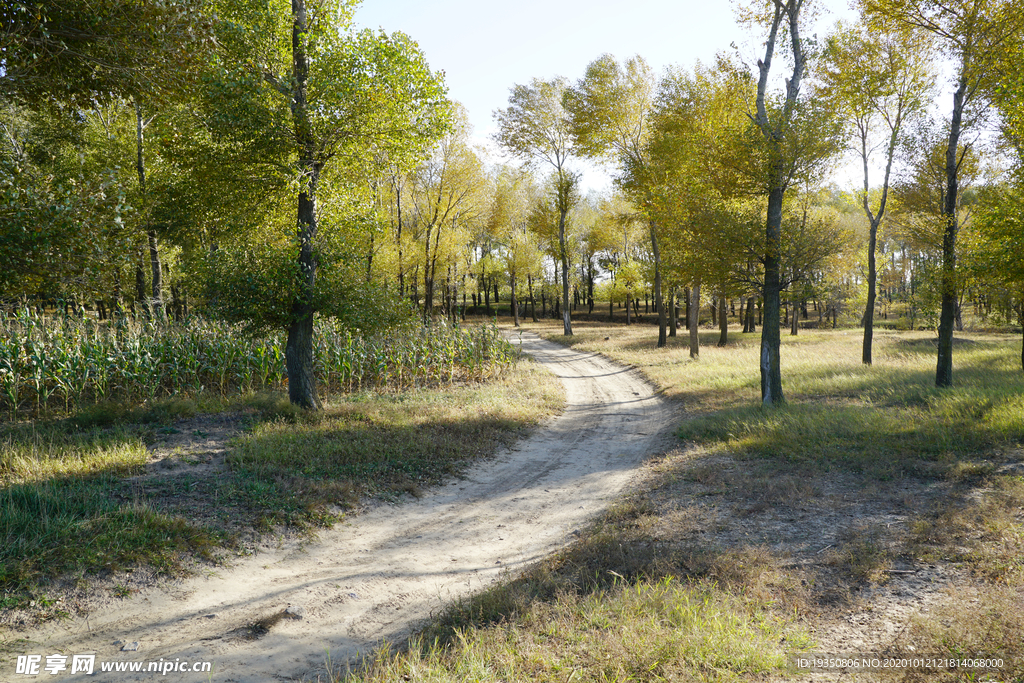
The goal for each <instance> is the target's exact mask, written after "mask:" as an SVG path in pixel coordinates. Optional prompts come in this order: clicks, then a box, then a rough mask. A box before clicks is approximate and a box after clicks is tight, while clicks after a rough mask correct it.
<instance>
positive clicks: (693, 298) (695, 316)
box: [687, 281, 700, 359]
mask: <svg viewBox="0 0 1024 683" xmlns="http://www.w3.org/2000/svg"><path fill="white" fill-rule="evenodd" d="M687 308H688V310H689V318H688V319H687V327H689V330H690V358H694V359H696V358H699V357H700V336H699V335H698V334H697V332H698V325H699V323H700V281H697V282H696V283H695V284H694V285H693V287H691V288H690V305H689V306H687Z"/></svg>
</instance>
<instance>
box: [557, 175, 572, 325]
mask: <svg viewBox="0 0 1024 683" xmlns="http://www.w3.org/2000/svg"><path fill="white" fill-rule="evenodd" d="M565 192H566V193H567V192H568V188H567V189H566V190H565ZM561 193H562V192H561V189H560V191H559V194H561ZM563 202H564V205H563V206H561V207H560V210H559V212H558V250H559V255H560V256H561V259H562V334H564V335H565V336H566V337H571V336H572V319H571V317H570V315H569V248H568V246H567V244H566V241H565V219H566V215H567V214H568V213H569V206H568V195H566V197H565V198H564V200H561V201H560V203H563Z"/></svg>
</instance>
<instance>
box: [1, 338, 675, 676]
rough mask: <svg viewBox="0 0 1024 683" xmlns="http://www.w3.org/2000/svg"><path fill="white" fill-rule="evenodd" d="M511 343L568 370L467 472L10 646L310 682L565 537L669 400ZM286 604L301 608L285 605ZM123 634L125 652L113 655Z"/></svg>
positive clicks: (660, 438) (563, 356)
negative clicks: (554, 390)
mask: <svg viewBox="0 0 1024 683" xmlns="http://www.w3.org/2000/svg"><path fill="white" fill-rule="evenodd" d="M522 345H523V348H524V350H525V351H526V352H527V353H528V354H530V355H531V356H533V357H534V358H535V359H536V360H538V361H539V362H541V363H543V364H545V365H546V366H547V367H548V368H550V369H551V371H552V372H554V373H555V374H556V375H558V376H559V377H560V378H561V379H562V381H563V382H564V384H565V388H566V400H567V406H566V410H565V413H564V414H563V415H561V416H560V417H558V418H556V419H555V420H553V421H551V422H550V423H548V424H546V425H544V426H543V427H542V428H540V429H538V430H537V431H536V432H535V433H534V434H533V435H532V436H531V437H530V438H529V439H527V440H525V441H523V442H520V443H519V444H518V445H517V446H516V447H515V448H513V449H511V450H510V451H507V452H504V453H501V454H499V456H498V457H497V459H495V460H492V461H488V462H485V463H482V464H480V465H478V466H477V467H475V468H473V469H472V470H471V471H470V472H469V473H468V475H467V477H466V478H465V479H464V480H459V481H455V482H452V483H451V484H449V485H447V486H445V487H442V488H440V489H437V490H434V491H432V492H429V493H428V494H427V495H425V496H424V497H423V498H421V499H418V500H409V501H407V502H405V503H403V504H400V505H397V506H392V505H380V506H378V507H375V508H373V509H371V510H369V511H368V512H366V513H365V514H362V515H360V516H358V517H355V518H354V519H352V520H351V522H349V523H347V524H343V525H339V526H337V527H336V528H334V529H332V530H330V531H327V532H324V533H322V534H321V535H320V537H319V538H318V539H317V540H316V541H315V542H305V543H303V542H299V541H285V542H283V543H282V544H280V546H279V547H275V548H269V549H265V550H262V551H261V552H259V553H258V554H256V555H254V556H252V557H248V558H245V559H243V560H241V561H238V562H236V563H235V564H234V565H233V566H231V567H229V568H225V569H222V570H220V571H218V572H217V573H216V574H214V575H211V576H199V577H193V578H191V579H188V580H185V581H181V582H177V583H173V584H172V585H165V586H162V587H159V588H154V589H150V590H147V591H144V592H141V593H138V594H135V595H132V596H131V597H129V598H125V599H115V600H113V601H112V602H110V603H109V604H107V605H104V606H101V607H100V608H98V609H96V610H95V611H93V612H92V613H91V614H89V616H88V618H87V619H86V618H77V619H74V620H72V621H66V622H61V623H51V624H47V625H45V626H44V627H42V628H40V629H38V630H35V631H32V632H24V633H19V634H6V636H4V637H5V638H7V637H10V636H11V635H14V636H16V637H19V638H24V639H26V642H25V643H23V644H22V645H19V647H18V648H17V650H18V651H19V652H24V653H26V654H39V655H43V665H45V662H46V659H45V656H46V655H49V654H53V653H58V652H59V653H62V654H65V655H68V656H69V659H68V662H69V663H70V661H71V659H70V655H73V654H85V653H95V654H96V661H97V670H98V668H99V662H104V661H127V662H142V663H143V664H142V665H143V668H144V669H145V667H146V666H147V665H148V663H149V662H159V660H160V659H161V658H162V659H163V660H164V661H172V662H173V661H176V660H180V661H181V662H190V663H191V662H197V661H198V662H204V661H205V662H211V663H212V665H213V673H212V675H207V674H195V673H178V672H171V673H168V674H167V675H166V676H160V678H161V679H162V680H168V681H207V680H212V681H219V682H225V683H226V682H235V683H243V682H244V683H249V682H252V683H257V682H258V683H263V682H265V681H274V680H295V679H301V678H303V677H306V678H308V679H310V680H315V677H316V673H317V671H318V670H322V669H323V667H324V664H325V660H326V658H327V655H328V653H330V657H331V659H332V660H333V661H334V662H344V661H346V660H349V659H353V658H355V657H357V656H358V654H359V653H362V652H367V651H368V650H370V649H372V648H373V647H374V646H375V645H376V644H377V643H379V642H380V640H381V639H385V638H386V639H388V640H390V641H395V640H397V639H400V638H402V637H403V636H405V635H407V634H408V633H409V632H410V629H411V628H412V627H413V626H414V625H415V624H416V623H417V622H419V621H420V620H422V619H424V618H426V617H428V616H429V615H430V613H431V612H432V611H436V610H438V609H439V608H441V606H442V605H444V604H445V603H447V602H448V601H450V600H452V599H454V598H457V597H459V596H462V595H465V594H467V593H469V592H472V591H477V590H480V589H482V588H484V587H486V586H488V585H490V584H491V583H493V582H494V581H496V580H497V579H498V578H499V577H500V576H501V575H502V573H503V572H506V571H515V570H517V569H519V568H521V567H523V566H524V565H526V564H529V563H531V562H533V561H535V560H537V559H539V558H541V557H543V556H544V555H546V554H548V553H550V552H552V551H553V550H555V549H557V548H559V547H561V546H562V545H564V544H565V543H566V542H567V541H568V540H570V539H571V534H572V532H573V531H574V530H575V529H577V528H579V527H580V526H581V525H582V524H584V523H585V522H586V521H587V519H589V518H590V517H592V516H593V515H594V514H595V513H597V512H598V511H600V510H601V509H603V508H604V507H605V506H606V505H607V504H608V503H609V502H610V501H611V500H612V499H613V498H614V497H615V496H616V495H617V494H618V493H619V492H620V491H621V490H622V488H623V486H624V485H625V484H626V483H627V482H628V481H629V480H630V478H631V476H632V475H633V472H634V469H635V468H636V466H637V465H638V464H639V463H640V462H641V461H642V460H643V459H644V458H645V457H646V456H648V455H650V454H652V453H656V452H659V451H661V450H664V448H665V446H666V445H667V443H668V440H669V434H668V429H669V428H670V426H671V424H672V422H673V421H672V415H671V413H670V410H669V408H668V407H667V405H666V404H665V403H664V402H662V401H661V400H660V399H659V398H658V397H657V396H656V395H655V394H654V390H653V389H652V387H651V386H650V385H649V384H648V383H647V382H646V381H644V380H643V379H642V378H641V377H640V376H639V375H638V374H637V373H636V372H635V371H633V370H630V369H627V368H624V367H622V366H620V365H616V364H615V363H613V362H611V361H609V360H607V359H605V358H602V357H600V356H597V355H594V354H590V353H581V352H578V351H573V350H570V349H565V348H562V347H560V346H557V345H555V344H552V343H549V342H545V341H542V340H540V339H538V338H537V337H536V336H535V335H532V334H523V335H522ZM289 607H292V608H293V609H292V611H293V612H296V613H297V614H296V615H295V616H299V617H301V618H292V617H291V615H285V616H282V613H283V612H284V610H286V609H287V608H289ZM257 624H262V626H257V627H256V628H254V627H253V626H254V625H257ZM134 643H138V649H137V650H136V651H122V647H124V644H128V646H129V647H131V644H134ZM0 667H3V668H2V669H0V679H2V680H17V679H24V680H30V678H29V677H23V676H16V675H15V674H14V671H13V667H14V663H13V662H7V663H4V664H2V665H0ZM8 668H10V669H11V670H9V671H8V670H6V669H8ZM68 668H69V669H70V666H69V667H68ZM154 675H156V674H154V673H141V674H134V675H133V674H130V673H107V674H97V675H94V676H83V675H80V674H76V675H69V674H68V673H67V672H65V673H64V674H62V675H59V676H58V677H52V678H53V680H64V681H71V680H82V681H102V680H111V681H114V680H116V681H119V682H121V681H152V680H155V679H154ZM41 676H42V677H44V678H51V676H49V675H48V674H46V673H42V674H41Z"/></svg>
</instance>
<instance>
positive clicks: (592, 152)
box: [566, 54, 668, 348]
mask: <svg viewBox="0 0 1024 683" xmlns="http://www.w3.org/2000/svg"><path fill="white" fill-rule="evenodd" d="M655 89H656V82H655V78H654V74H653V72H652V71H651V68H650V67H649V66H648V65H647V62H645V61H644V60H643V58H642V57H640V56H635V57H632V58H631V59H629V60H627V61H626V62H625V63H623V64H619V63H618V62H617V61H616V60H615V58H614V57H613V56H612V55H608V54H605V55H601V57H599V58H598V59H596V60H594V61H593V62H591V63H590V64H589V65H588V66H587V72H586V75H585V76H584V77H583V78H582V79H581V80H580V81H578V82H577V84H576V85H575V87H573V88H572V89H571V90H570V91H569V95H568V97H567V99H566V105H567V106H568V108H569V110H570V111H571V113H572V122H573V130H574V134H575V136H576V139H577V140H578V141H579V144H580V150H581V153H582V154H584V155H585V156H589V157H592V158H609V157H611V158H613V159H614V160H615V161H616V163H617V164H618V166H619V168H620V174H621V175H620V177H619V182H620V184H622V185H623V187H625V188H628V189H631V190H633V192H632V194H633V196H631V197H630V198H631V199H632V200H633V201H634V203H635V204H636V205H637V207H638V208H639V209H640V210H641V211H644V212H646V213H647V228H648V232H649V236H650V240H651V255H652V257H653V264H654V302H655V307H656V310H657V312H658V347H659V348H660V347H663V346H665V345H666V344H667V343H668V340H667V327H668V316H667V314H666V311H665V302H664V297H663V296H662V282H661V280H662V276H661V244H660V237H659V225H658V222H657V221H656V220H655V218H654V216H653V215H652V214H651V209H652V208H653V207H652V197H651V196H650V192H651V188H650V187H649V186H648V185H646V184H643V183H637V182H635V181H636V179H637V178H638V177H640V176H643V175H644V173H645V167H646V166H647V164H648V163H649V148H648V144H649V141H650V135H651V116H652V115H653V113H654V103H655V99H654V98H655ZM631 180H632V181H633V182H630V181H631Z"/></svg>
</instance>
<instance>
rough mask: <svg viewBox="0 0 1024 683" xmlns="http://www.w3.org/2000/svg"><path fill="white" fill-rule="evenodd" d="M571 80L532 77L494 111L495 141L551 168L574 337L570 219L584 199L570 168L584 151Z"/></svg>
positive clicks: (568, 331) (565, 317)
mask: <svg viewBox="0 0 1024 683" xmlns="http://www.w3.org/2000/svg"><path fill="white" fill-rule="evenodd" d="M567 90H568V82H567V81H566V79H564V78H562V77H557V78H554V79H552V80H550V81H542V80H539V79H536V78H535V79H533V81H532V82H531V83H530V85H516V86H515V87H513V88H512V90H511V94H510V95H509V100H508V103H509V104H508V107H507V108H505V109H499V110H497V111H495V112H494V117H495V119H496V120H497V122H498V131H497V132H496V133H495V136H494V139H495V141H496V142H497V143H498V144H500V145H501V146H502V147H504V148H505V149H506V150H508V151H509V152H510V153H511V154H512V155H513V156H515V157H518V158H519V159H521V160H523V161H525V162H526V163H527V164H528V165H530V166H535V165H537V164H546V165H548V166H550V168H551V170H552V184H553V186H554V200H555V201H554V206H555V212H556V215H557V217H558V260H559V262H560V264H561V268H562V273H561V277H562V326H563V331H564V334H565V335H566V336H571V335H572V319H571V317H570V307H569V249H568V244H567V242H566V219H567V217H568V215H569V211H570V210H571V209H572V207H573V205H575V203H576V202H577V201H578V199H579V175H578V174H577V173H574V172H573V171H572V170H570V169H569V167H568V164H569V162H570V160H571V159H572V158H573V157H574V156H576V155H577V154H579V148H578V144H577V141H576V139H575V137H574V135H573V131H572V119H571V116H570V114H569V111H568V110H567V109H566V107H565V99H566V93H567Z"/></svg>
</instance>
